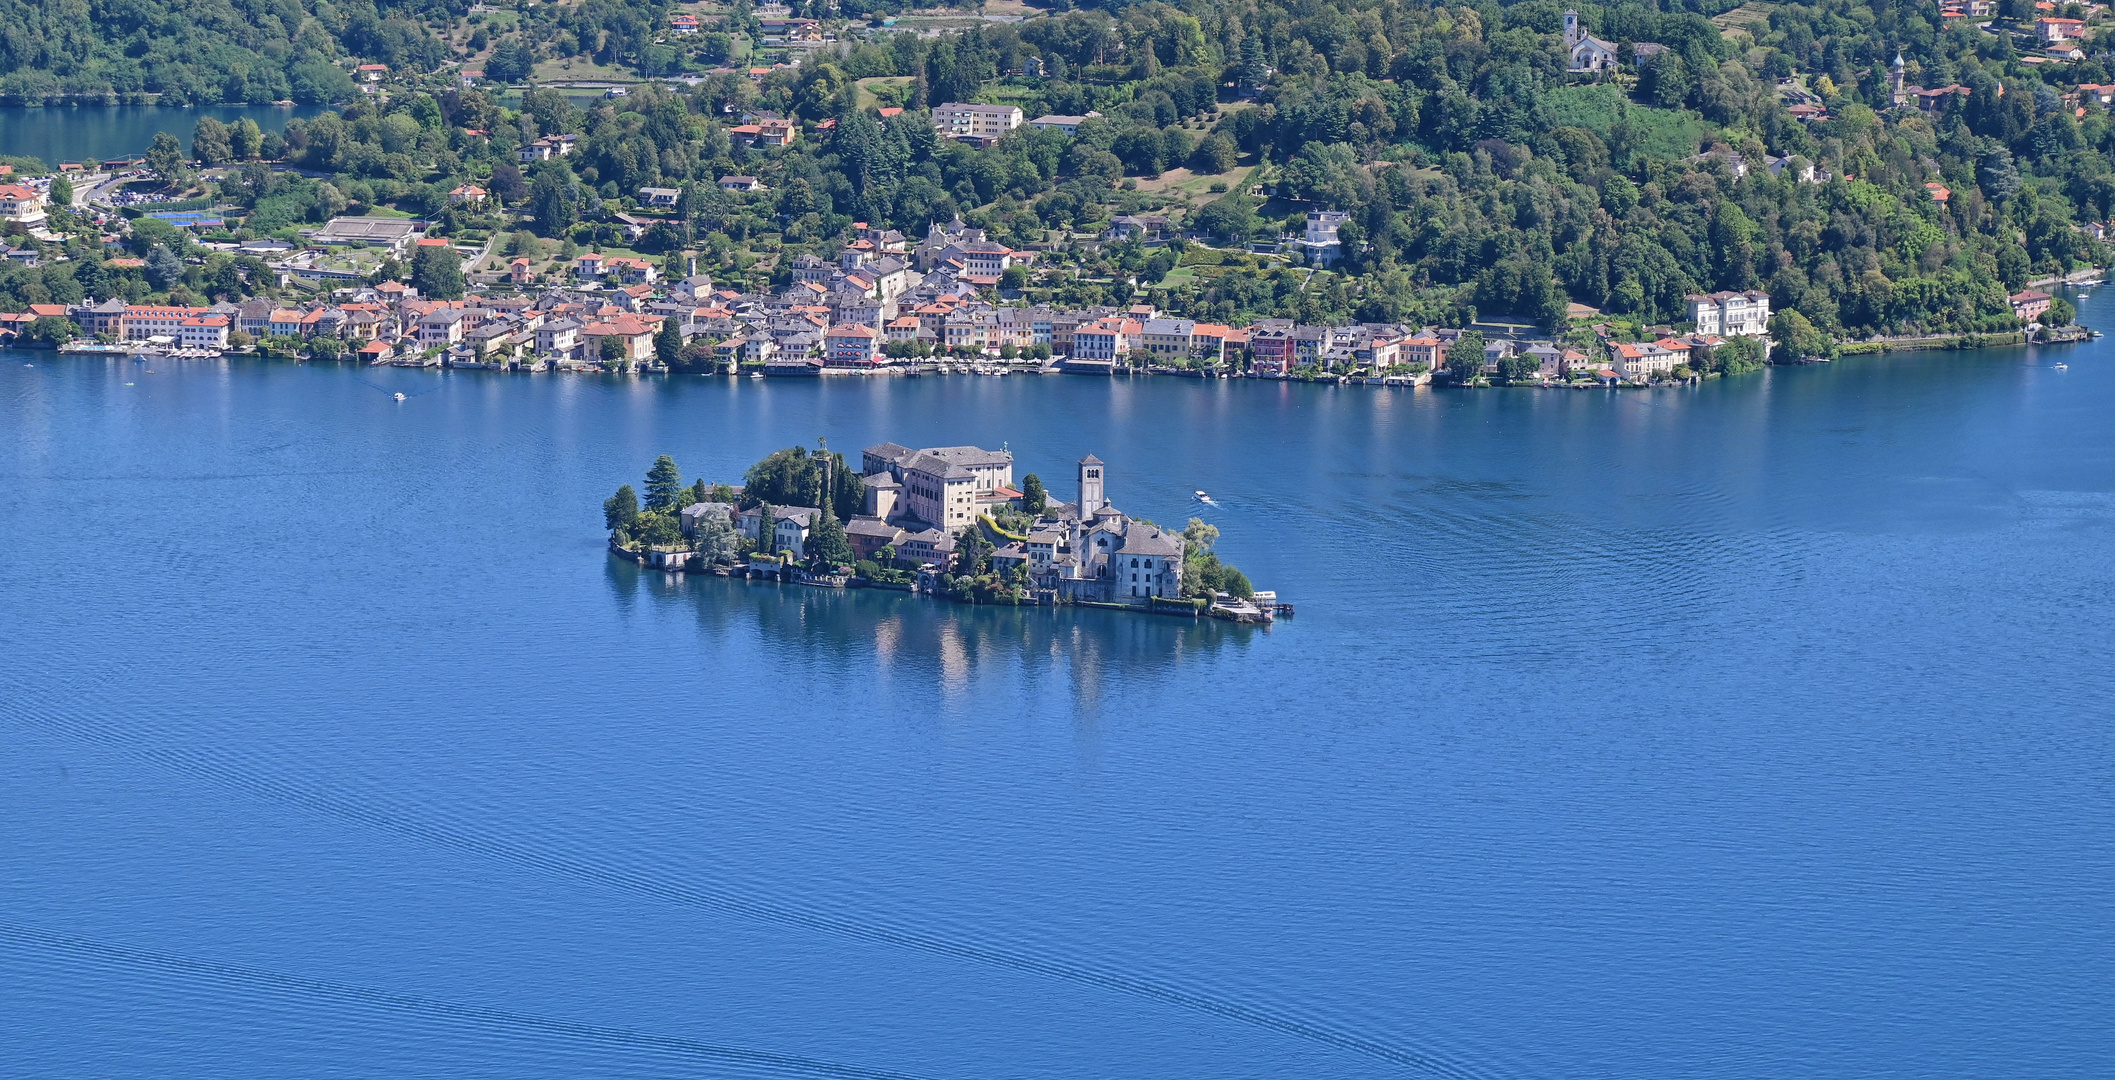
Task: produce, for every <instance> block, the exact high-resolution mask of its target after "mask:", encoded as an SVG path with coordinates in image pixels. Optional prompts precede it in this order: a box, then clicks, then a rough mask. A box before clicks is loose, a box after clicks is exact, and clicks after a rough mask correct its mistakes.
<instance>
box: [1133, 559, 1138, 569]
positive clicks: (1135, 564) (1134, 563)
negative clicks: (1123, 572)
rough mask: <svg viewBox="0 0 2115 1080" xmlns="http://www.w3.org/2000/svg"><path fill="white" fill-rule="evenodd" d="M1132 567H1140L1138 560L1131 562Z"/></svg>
mask: <svg viewBox="0 0 2115 1080" xmlns="http://www.w3.org/2000/svg"><path fill="white" fill-rule="evenodd" d="M1131 565H1132V566H1133V567H1134V568H1135V567H1136V566H1137V565H1138V560H1137V559H1133V560H1131Z"/></svg>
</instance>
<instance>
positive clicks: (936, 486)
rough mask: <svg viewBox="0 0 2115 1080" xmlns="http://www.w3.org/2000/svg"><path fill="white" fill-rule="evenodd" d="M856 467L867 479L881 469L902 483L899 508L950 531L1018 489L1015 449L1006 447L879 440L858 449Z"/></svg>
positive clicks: (1015, 494) (1017, 495) (1009, 497)
mask: <svg viewBox="0 0 2115 1080" xmlns="http://www.w3.org/2000/svg"><path fill="white" fill-rule="evenodd" d="M860 471H861V472H862V473H864V474H866V476H867V482H868V483H873V482H874V479H875V477H876V476H877V475H883V476H887V477H889V478H890V479H892V480H894V481H895V482H896V483H897V484H899V485H901V488H900V491H901V501H900V502H898V503H897V504H896V509H897V511H898V514H900V515H903V516H908V517H911V518H914V519H916V520H918V521H920V522H924V523H926V524H930V525H938V526H940V527H941V528H942V529H944V530H947V531H949V532H953V531H955V530H958V529H960V528H962V527H963V526H965V525H968V524H971V523H972V522H975V521H976V520H977V517H978V515H980V514H982V513H984V512H986V511H988V510H989V509H991V508H992V507H993V506H996V505H999V504H1002V503H1005V502H1008V501H1010V500H1013V499H1017V498H1020V495H1021V493H1020V492H1018V491H1016V490H1014V488H1013V454H1011V453H1009V452H1007V451H1005V450H985V449H982V448H980V447H975V446H938V447H930V448H927V449H924V450H913V449H910V448H909V447H906V446H898V445H897V444H895V443H882V444H880V445H878V446H870V447H867V448H866V449H865V450H864V451H862V452H861V455H860ZM878 516H892V515H878Z"/></svg>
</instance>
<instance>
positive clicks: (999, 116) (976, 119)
mask: <svg viewBox="0 0 2115 1080" xmlns="http://www.w3.org/2000/svg"><path fill="white" fill-rule="evenodd" d="M1020 126H1021V110H1020V109H1018V108H1016V107H1014V106H1012V105H965V104H963V103H961V102H957V101H950V102H948V103H947V104H945V105H940V106H937V107H935V108H934V109H933V130H934V131H937V132H939V133H940V134H941V135H944V136H946V137H947V138H950V139H996V138H998V137H999V136H1001V135H1004V134H1006V133H1007V132H1009V131H1012V130H1013V129H1015V128H1017V127H1020Z"/></svg>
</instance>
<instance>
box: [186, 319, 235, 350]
mask: <svg viewBox="0 0 2115 1080" xmlns="http://www.w3.org/2000/svg"><path fill="white" fill-rule="evenodd" d="M176 343H177V344H178V345H181V346H183V347H184V348H186V349H225V348H227V347H228V317H227V316H225V315H198V316H194V317H192V318H189V319H185V320H184V321H183V322H181V323H178V324H177V328H176Z"/></svg>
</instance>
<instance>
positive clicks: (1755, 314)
mask: <svg viewBox="0 0 2115 1080" xmlns="http://www.w3.org/2000/svg"><path fill="white" fill-rule="evenodd" d="M1687 299H1688V301H1689V321H1691V322H1693V323H1695V324H1696V332H1697V333H1699V334H1717V335H1719V336H1721V337H1768V336H1769V334H1770V294H1769V293H1766V292H1763V291H1761V290H1759V289H1749V290H1747V291H1745V292H1715V293H1710V294H1708V295H1706V294H1702V293H1692V294H1691V295H1690V296H1689V297H1688V298H1687Z"/></svg>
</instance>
